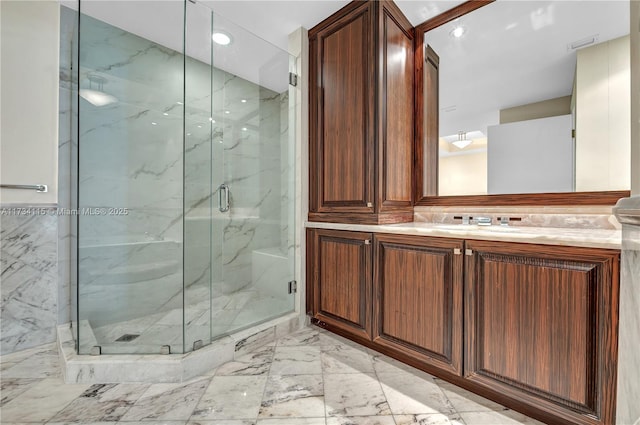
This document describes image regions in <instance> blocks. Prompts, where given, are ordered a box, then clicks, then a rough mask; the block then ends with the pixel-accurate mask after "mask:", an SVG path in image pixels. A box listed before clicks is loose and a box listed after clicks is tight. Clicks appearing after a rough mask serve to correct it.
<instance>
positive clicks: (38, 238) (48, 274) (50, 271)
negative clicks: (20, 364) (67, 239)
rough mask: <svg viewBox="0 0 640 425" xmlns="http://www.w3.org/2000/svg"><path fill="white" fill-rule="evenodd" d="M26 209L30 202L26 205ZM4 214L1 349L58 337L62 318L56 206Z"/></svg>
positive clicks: (6, 209) (0, 218)
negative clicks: (59, 313)
mask: <svg viewBox="0 0 640 425" xmlns="http://www.w3.org/2000/svg"><path fill="white" fill-rule="evenodd" d="M20 207H21V208H27V207H29V206H24V205H21V206H20ZM2 208H3V213H2V214H0V294H1V299H0V354H3V355H4V354H8V353H13V352H15V351H20V350H24V349H26V348H30V347H35V346H38V345H42V344H46V343H49V342H53V341H55V335H56V325H57V322H58V303H57V300H58V293H57V281H58V276H57V218H56V216H55V214H52V212H55V208H51V207H49V208H44V209H38V213H31V214H25V215H11V211H12V209H11V206H9V205H3V206H2Z"/></svg>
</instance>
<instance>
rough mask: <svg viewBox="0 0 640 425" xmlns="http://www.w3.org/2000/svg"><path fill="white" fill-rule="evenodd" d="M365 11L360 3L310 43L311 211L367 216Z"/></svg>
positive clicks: (369, 148)
mask: <svg viewBox="0 0 640 425" xmlns="http://www.w3.org/2000/svg"><path fill="white" fill-rule="evenodd" d="M371 10H372V6H371V5H370V4H367V3H363V4H362V7H359V8H357V9H356V10H354V11H352V12H351V13H349V14H347V15H345V16H344V17H342V18H341V19H338V20H337V21H336V22H335V23H334V24H333V25H331V26H329V27H327V28H326V29H324V30H322V31H320V32H318V34H317V35H316V36H315V38H314V39H313V40H312V41H311V46H310V47H311V51H310V54H312V55H314V56H315V58H316V59H315V61H314V62H313V64H314V66H315V70H314V76H313V78H312V81H311V87H312V88H313V89H314V90H315V91H314V94H315V97H313V98H312V99H311V101H312V102H314V103H316V105H315V107H314V108H315V110H316V114H317V115H316V117H315V119H317V127H315V135H313V136H312V152H311V155H312V159H314V161H312V167H315V170H316V172H318V176H317V177H315V176H314V177H313V179H312V180H313V181H312V183H315V188H313V190H314V191H317V192H316V193H317V195H316V196H318V195H319V199H317V200H315V202H312V210H316V211H318V212H369V213H371V212H373V205H372V203H373V202H374V199H373V183H374V182H373V158H374V145H373V140H374V134H373V112H374V108H373V95H374V93H375V90H372V89H371V87H372V86H373V80H372V75H373V74H372V65H373V63H372V59H371V58H372V57H373V49H372V46H373V43H371V33H372V29H371V28H372V22H371V20H372V12H371ZM312 131H314V129H312ZM314 156H315V158H313V157H314ZM312 169H313V168H312ZM312 193H313V191H312ZM312 201H314V200H312ZM316 202H317V205H316ZM314 207H315V208H314Z"/></svg>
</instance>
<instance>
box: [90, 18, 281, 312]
mask: <svg viewBox="0 0 640 425" xmlns="http://www.w3.org/2000/svg"><path fill="white" fill-rule="evenodd" d="M82 19H83V33H82V38H81V40H82V52H83V53H82V64H81V69H80V74H81V75H80V86H81V88H82V87H84V86H86V85H87V84H88V78H89V76H90V75H91V76H94V77H95V76H97V77H100V78H103V79H105V80H106V83H105V84H104V87H105V91H107V90H108V93H109V94H111V95H113V96H115V97H116V98H117V99H119V101H118V102H116V103H113V104H111V105H107V106H102V107H94V106H92V105H90V104H88V103H86V102H84V101H82V103H81V105H80V108H81V114H80V115H81V119H80V168H79V174H80V188H79V192H80V193H79V199H80V205H79V206H80V208H83V207H84V208H103V207H106V208H109V207H122V208H128V213H127V214H126V215H118V214H115V215H107V216H104V215H99V216H86V215H83V216H81V219H80V229H79V237H80V247H81V250H80V258H79V262H80V270H79V272H80V275H79V281H80V296H81V303H84V308H83V309H82V310H83V311H85V312H91V315H92V319H93V320H95V321H98V322H100V323H99V324H105V323H107V322H115V321H120V320H125V319H129V318H131V317H125V316H122V317H117V316H114V312H116V311H117V312H119V313H122V312H124V314H125V315H126V314H129V315H130V316H131V315H136V316H140V315H144V314H149V313H152V312H153V313H156V312H157V311H158V308H161V309H170V308H175V307H177V305H175V304H176V303H179V302H181V297H180V296H178V295H179V294H180V291H181V290H182V273H183V272H182V271H183V270H185V271H184V273H185V275H184V281H185V286H186V287H188V288H190V289H194V287H198V286H203V285H208V282H209V276H210V274H211V273H213V276H212V280H213V282H214V287H213V291H214V293H213V296H215V295H216V294H217V293H228V292H232V291H236V290H238V289H240V288H242V287H244V286H247V285H249V284H250V283H251V254H252V251H253V250H256V249H260V248H265V247H274V246H278V247H279V246H280V245H281V239H282V238H281V232H282V229H281V225H280V211H281V202H280V199H281V197H282V196H283V195H282V193H283V190H282V189H283V188H281V172H282V166H281V163H282V162H283V158H282V157H281V148H280V146H281V130H282V129H281V128H280V127H281V122H280V121H281V118H280V115H281V103H282V102H283V101H284V100H283V97H284V98H286V94H283V95H281V94H278V93H276V92H273V91H271V90H268V89H265V88H263V87H260V86H258V85H256V84H253V83H251V82H249V81H246V80H243V79H241V78H239V77H236V76H234V75H231V74H228V73H226V72H224V71H222V70H219V69H215V68H214V69H213V71H212V70H211V68H210V67H209V66H208V65H206V64H204V63H201V62H197V61H195V60H188V61H187V64H186V72H187V74H186V75H187V78H186V99H184V98H183V86H182V84H183V74H182V69H183V68H182V66H183V57H182V55H181V54H180V53H178V52H175V51H172V50H170V49H167V48H164V47H162V46H158V45H156V44H153V43H152V42H150V41H148V40H145V39H142V38H140V37H137V36H135V35H133V34H130V33H127V32H125V31H122V30H120V29H118V28H115V27H112V26H110V25H107V24H105V23H102V22H100V21H97V20H93V19H91V18H88V17H83V18H82ZM211 72H213V75H211ZM212 81H213V87H211V84H212V83H211V82H212ZM212 92H213V99H212V98H211V93H212ZM241 99H245V100H248V101H247V102H245V103H243V104H242V105H243V106H242V108H240V107H239V106H238V105H240V101H241ZM182 103H184V105H182ZM212 105H213V111H212V110H211V106H212ZM183 108H184V115H185V117H186V121H185V125H186V142H185V143H184V145H183ZM225 111H230V113H225ZM211 119H214V120H213V121H211ZM284 159H285V160H286V158H284ZM223 182H224V183H226V184H228V185H229V187H230V189H231V205H232V209H231V211H230V212H226V213H221V212H218V210H217V207H218V205H217V203H218V192H217V187H218V186H219V184H221V183H223ZM183 203H184V211H185V215H184V221H183ZM211 214H212V215H213V220H210V216H211ZM183 223H184V226H183ZM183 237H184V251H185V256H184V261H185V264H183V263H182V247H183V245H182V244H183ZM211 241H213V244H211ZM210 247H211V248H210ZM151 265H152V266H153V267H151ZM146 268H149V269H151V268H152V269H153V270H154V272H153V273H152V274H151V275H149V274H145V272H144V270H145V269H146ZM158 270H162V272H158ZM119 279H120V281H118V280H119ZM158 288H162V290H161V291H158ZM123 299H129V300H131V299H134V300H136V301H135V308H129V309H124V308H117V303H122V302H123ZM81 313H82V311H81ZM81 318H82V314H81Z"/></svg>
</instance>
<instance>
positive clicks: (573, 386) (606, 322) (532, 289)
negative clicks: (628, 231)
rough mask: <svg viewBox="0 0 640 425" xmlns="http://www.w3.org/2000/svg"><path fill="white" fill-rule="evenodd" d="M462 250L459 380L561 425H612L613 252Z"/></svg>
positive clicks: (492, 245) (478, 246)
mask: <svg viewBox="0 0 640 425" xmlns="http://www.w3.org/2000/svg"><path fill="white" fill-rule="evenodd" d="M466 249H467V254H470V255H469V256H466V265H465V266H466V273H465V279H466V290H465V308H466V310H465V311H466V317H465V323H466V335H465V346H466V350H465V371H464V375H465V379H466V380H468V381H470V382H473V383H475V384H478V385H479V386H480V387H482V388H487V389H490V390H492V391H497V392H500V393H502V394H504V395H505V396H507V397H509V398H512V399H517V400H521V401H522V402H523V403H525V404H528V405H530V406H532V407H534V408H536V409H542V410H544V411H546V412H548V413H549V414H550V415H553V416H554V417H557V418H561V419H563V420H564V421H566V423H572V424H613V423H614V420H613V417H614V413H613V412H614V409H615V404H614V401H615V392H616V367H615V365H616V362H617V306H618V286H619V285H618V276H619V270H618V267H619V252H617V251H611V250H600V249H593V248H575V247H562V246H540V245H528V244H521V243H504V242H486V241H467V242H466ZM525 413H526V412H525Z"/></svg>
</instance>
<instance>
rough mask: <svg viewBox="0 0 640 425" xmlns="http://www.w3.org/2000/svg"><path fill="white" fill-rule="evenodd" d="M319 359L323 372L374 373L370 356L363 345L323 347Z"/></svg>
mask: <svg viewBox="0 0 640 425" xmlns="http://www.w3.org/2000/svg"><path fill="white" fill-rule="evenodd" d="M321 361H322V372H323V373H374V369H373V362H372V361H371V356H370V355H369V353H368V351H367V350H366V348H364V347H361V348H354V347H351V346H348V345H335V346H327V347H323V348H322V353H321Z"/></svg>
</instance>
